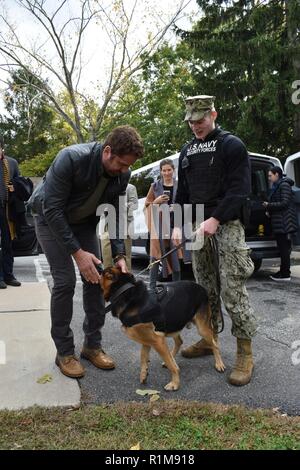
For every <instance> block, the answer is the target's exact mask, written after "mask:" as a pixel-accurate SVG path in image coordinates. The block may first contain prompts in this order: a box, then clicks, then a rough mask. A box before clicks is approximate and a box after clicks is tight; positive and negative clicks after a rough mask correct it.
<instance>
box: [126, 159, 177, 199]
mask: <svg viewBox="0 0 300 470" xmlns="http://www.w3.org/2000/svg"><path fill="white" fill-rule="evenodd" d="M173 163H174V166H175V178H176V179H177V175H178V158H175V159H174V160H173ZM159 175H160V170H159V164H157V165H155V166H153V167H152V168H150V169H148V170H143V168H141V169H140V170H139V172H138V173H136V174H135V175H133V176H131V178H130V183H131V184H134V186H135V187H136V190H137V194H138V198H139V199H140V198H143V197H146V196H147V194H148V191H149V188H150V185H151V184H152V183H154V181H156V180H157V179H158V178H159Z"/></svg>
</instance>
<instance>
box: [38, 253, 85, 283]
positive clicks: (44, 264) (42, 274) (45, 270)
mask: <svg viewBox="0 0 300 470" xmlns="http://www.w3.org/2000/svg"><path fill="white" fill-rule="evenodd" d="M34 265H35V273H36V278H37V281H38V282H47V277H49V276H51V273H50V266H49V263H48V261H47V258H46V256H45V255H39V256H38V258H34ZM74 267H75V273H76V282H78V283H80V284H82V280H81V277H80V273H79V270H78V267H77V266H76V264H75V263H74Z"/></svg>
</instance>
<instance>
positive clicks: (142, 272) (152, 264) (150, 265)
mask: <svg viewBox="0 0 300 470" xmlns="http://www.w3.org/2000/svg"><path fill="white" fill-rule="evenodd" d="M195 236H196V234H193V237H195ZM185 243H186V240H184V241H183V242H181V243H179V245H178V246H175V247H174V248H172V249H171V250H169V251H167V253H165V254H164V255H163V256H162V257H161V258H159V259H157V260H155V261H152V262H151V263H149V264H148V266H147V267H146V268H145V269H143V270H142V271H140V272H139V273H137V274H136V275H135V277H138V276H141V275H142V274H144V273H145V272H146V271H148V269H149V270H150V269H151V268H152V267H153V266H154V265H155V264H157V263H160V262H161V261H162V260H163V259H165V258H166V257H167V256H169V255H171V254H172V253H174V251H177V250H179V248H181V247H182V246H183V245H184V244H185Z"/></svg>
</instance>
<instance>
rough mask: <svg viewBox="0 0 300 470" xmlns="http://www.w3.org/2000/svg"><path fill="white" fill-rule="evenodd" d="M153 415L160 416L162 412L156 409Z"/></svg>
mask: <svg viewBox="0 0 300 470" xmlns="http://www.w3.org/2000/svg"><path fill="white" fill-rule="evenodd" d="M152 414H153V416H160V414H161V412H160V411H159V410H157V409H156V408H153V410H152Z"/></svg>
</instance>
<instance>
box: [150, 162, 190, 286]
mask: <svg viewBox="0 0 300 470" xmlns="http://www.w3.org/2000/svg"><path fill="white" fill-rule="evenodd" d="M176 190H177V181H176V180H175V167H174V164H173V161H172V160H170V159H164V160H162V161H161V162H160V179H158V180H157V181H155V183H152V184H151V186H150V189H149V191H148V194H147V197H146V201H145V209H144V210H145V215H146V220H147V225H148V229H149V233H150V261H151V262H153V261H155V260H157V259H159V258H161V256H163V255H164V254H165V253H166V252H167V251H169V250H171V249H172V248H173V247H174V246H173V243H172V240H171V234H172V229H173V212H172V204H174V201H175V196H176ZM167 210H168V211H169V213H170V218H169V220H170V222H169V223H168V224H166V221H165V219H168V217H164V218H163V217H162V214H163V213H165V212H166V211H167ZM155 213H157V214H158V217H157V218H156V217H155ZM155 220H158V221H159V224H158V226H156V225H157V224H155ZM167 225H168V226H167ZM180 258H183V259H184V261H189V254H188V253H187V252H186V250H185V249H181V250H177V251H175V252H173V253H172V254H171V255H170V256H168V257H167V258H164V259H163V261H162V267H163V277H168V275H169V274H172V280H173V281H180V278H181V274H180V261H179V259H180ZM158 270H159V264H158V263H157V264H155V265H154V266H153V267H152V268H151V270H150V286H149V287H150V291H152V292H155V287H156V282H157V278H158Z"/></svg>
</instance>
